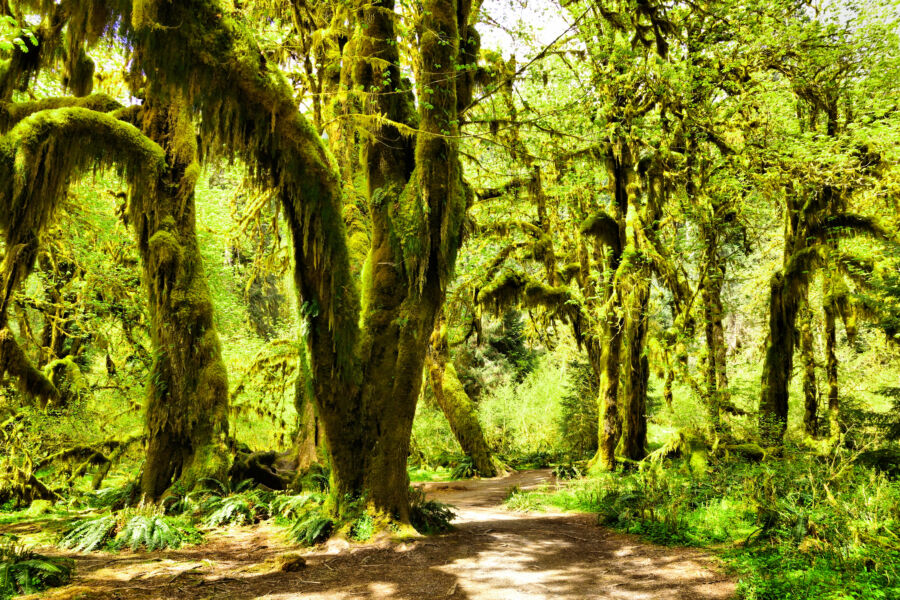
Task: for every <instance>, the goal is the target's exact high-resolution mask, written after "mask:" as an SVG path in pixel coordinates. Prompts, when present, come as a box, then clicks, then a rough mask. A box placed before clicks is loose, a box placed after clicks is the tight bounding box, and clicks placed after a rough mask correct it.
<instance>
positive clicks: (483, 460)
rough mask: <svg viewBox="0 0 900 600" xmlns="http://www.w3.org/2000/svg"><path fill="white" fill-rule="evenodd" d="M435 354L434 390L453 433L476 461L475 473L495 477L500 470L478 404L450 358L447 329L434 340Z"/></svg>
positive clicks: (437, 332) (430, 363) (440, 330)
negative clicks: (479, 417) (467, 391)
mask: <svg viewBox="0 0 900 600" xmlns="http://www.w3.org/2000/svg"><path fill="white" fill-rule="evenodd" d="M431 348H432V351H431V352H430V353H429V356H428V372H429V376H430V378H431V387H432V389H433V390H434V397H435V400H436V401H437V404H438V406H439V407H440V409H441V411H443V413H444V416H445V417H447V422H449V423H450V430H451V431H452V432H453V435H454V436H455V437H456V441H458V442H459V445H460V447H461V448H462V450H463V452H465V453H466V456H468V457H469V458H471V459H472V463H473V464H474V465H475V469H476V470H477V471H478V473H479V475H481V476H482V477H494V476H495V475H496V474H497V469H496V467H494V461H493V458H492V457H491V451H490V448H488V445H487V442H486V441H485V439H484V432H483V431H482V430H481V423H479V422H478V413H477V411H476V409H475V404H474V403H473V402H472V401H471V400H470V399H469V396H468V394H466V390H465V389H464V388H463V385H462V383H461V382H460V381H459V377H458V376H457V374H456V368H455V367H454V366H453V363H452V362H451V361H450V360H449V356H448V355H447V336H446V329H445V328H444V327H440V326H439V327H438V328H436V330H435V333H434V335H433V336H432V346H431Z"/></svg>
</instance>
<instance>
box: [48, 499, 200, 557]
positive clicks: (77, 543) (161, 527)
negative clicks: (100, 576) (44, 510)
mask: <svg viewBox="0 0 900 600" xmlns="http://www.w3.org/2000/svg"><path fill="white" fill-rule="evenodd" d="M155 510H156V509H155V507H153V508H150V509H147V508H143V507H142V508H138V509H134V510H127V511H123V512H122V513H120V514H119V516H118V517H117V516H116V515H106V516H103V517H97V518H94V519H87V520H85V521H82V522H80V523H77V524H76V525H75V526H74V527H73V528H72V529H70V530H69V532H68V533H67V534H66V535H65V536H64V537H63V538H62V540H60V542H59V546H60V547H61V548H64V549H67V550H73V551H75V552H93V551H95V550H99V549H102V548H108V549H110V550H119V549H121V548H125V547H127V548H130V549H131V550H132V551H137V550H138V549H139V548H144V549H146V550H148V551H150V552H153V551H155V550H161V549H163V548H178V547H180V546H181V545H182V544H185V543H190V544H196V543H199V542H200V541H201V539H202V536H201V534H200V533H199V532H198V531H197V530H196V529H195V528H194V527H193V526H192V525H191V524H190V523H189V522H188V521H186V520H184V519H181V518H177V517H171V516H166V515H164V514H159V513H156V512H155Z"/></svg>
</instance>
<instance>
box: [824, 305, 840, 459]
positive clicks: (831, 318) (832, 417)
mask: <svg viewBox="0 0 900 600" xmlns="http://www.w3.org/2000/svg"><path fill="white" fill-rule="evenodd" d="M836 313H837V310H836V307H835V306H834V304H833V302H830V301H828V300H826V303H825V378H826V379H827V381H828V436H829V438H830V439H831V440H833V441H837V440H838V439H839V438H840V435H841V422H840V417H841V405H840V396H839V395H838V391H839V389H838V359H837V314H836Z"/></svg>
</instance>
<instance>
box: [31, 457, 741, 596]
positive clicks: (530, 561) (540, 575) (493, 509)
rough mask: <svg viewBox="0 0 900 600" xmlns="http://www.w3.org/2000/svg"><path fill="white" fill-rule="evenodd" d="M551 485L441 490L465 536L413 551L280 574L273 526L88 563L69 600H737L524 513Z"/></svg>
mask: <svg viewBox="0 0 900 600" xmlns="http://www.w3.org/2000/svg"><path fill="white" fill-rule="evenodd" d="M550 481H551V478H550V475H549V472H548V471H531V472H526V473H516V474H513V475H512V476H509V477H506V478H499V479H490V480H478V481H465V482H453V483H449V484H440V483H429V484H425V485H424V486H423V487H424V488H425V489H426V492H427V493H428V495H429V496H431V497H435V498H438V499H440V500H441V501H443V502H449V503H452V504H454V505H456V506H457V507H458V511H457V512H458V513H459V518H458V519H457V521H456V526H457V527H456V530H455V531H453V532H451V533H448V534H445V535H441V536H435V537H430V538H424V539H421V540H415V541H411V542H407V543H392V542H389V541H387V540H383V541H381V542H379V543H377V544H370V545H354V546H349V545H348V544H346V543H343V542H333V543H331V544H330V545H329V546H326V547H325V548H324V549H318V550H316V551H313V552H309V553H305V554H304V557H305V559H306V562H307V564H306V567H305V568H302V569H301V570H299V571H296V572H283V571H279V570H277V569H276V568H275V566H274V564H275V560H276V559H277V557H278V556H280V555H283V554H285V553H288V552H296V551H297V550H296V548H294V547H291V546H289V545H286V544H285V543H284V542H282V541H281V538H280V536H279V535H278V530H277V529H275V528H271V527H269V526H266V525H263V526H260V527H256V528H253V529H247V528H244V529H233V530H229V531H226V532H224V533H223V534H222V535H216V536H211V538H210V541H209V542H208V543H206V544H204V545H202V546H196V547H192V548H188V549H184V550H178V551H171V552H162V553H153V554H140V555H112V554H108V555H106V554H103V555H96V554H95V555H90V556H79V557H77V560H78V577H77V580H76V581H75V582H74V584H73V585H70V586H68V587H66V588H61V589H59V590H56V591H55V592H52V593H50V594H46V595H44V596H42V597H43V598H57V599H62V598H66V599H71V600H74V599H80V600H98V599H101V598H103V599H110V600H114V599H123V600H124V599H132V598H133V599H136V600H151V599H152V600H157V599H159V600H163V599H174V598H184V599H197V600H199V599H217V600H218V599H222V600H229V599H234V600H250V599H257V598H259V599H263V598H265V599H269V600H288V599H301V598H302V599H305V600H306V599H308V600H326V599H327V600H350V599H362V598H397V599H409V600H413V599H415V600H419V599H431V598H452V599H456V600H461V599H472V600H519V599H521V600H538V599H554V600H556V599H559V600H576V599H577V600H581V599H605V600H606V599H608V600H651V599H652V600H657V599H658V600H727V599H728V598H731V597H732V596H733V595H734V583H733V582H731V581H729V580H728V579H727V578H725V577H724V576H722V575H721V574H719V573H717V572H716V567H715V565H714V564H713V563H712V561H711V559H709V558H708V557H705V556H704V555H703V554H701V553H699V552H696V551H693V550H689V549H683V548H671V547H661V546H654V545H651V544H647V543H644V542H641V541H639V540H638V539H637V538H634V537H632V536H627V535H622V534H618V533H615V532H611V531H609V530H607V529H603V528H600V527H598V526H597V525H596V524H595V520H594V519H593V517H591V516H589V515H578V514H544V513H525V514H523V513H512V512H509V511H506V510H505V509H504V508H503V507H502V501H503V498H504V497H505V496H506V493H507V491H508V489H509V488H510V487H512V486H514V485H516V486H518V487H519V488H520V489H528V488H529V487H534V486H539V485H541V484H542V483H548V482H550Z"/></svg>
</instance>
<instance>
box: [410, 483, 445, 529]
mask: <svg viewBox="0 0 900 600" xmlns="http://www.w3.org/2000/svg"><path fill="white" fill-rule="evenodd" d="M409 496H410V506H409V520H410V523H411V524H412V526H413V527H414V528H415V529H416V531H418V532H419V533H426V534H427V533H442V532H445V531H450V530H451V529H453V525H451V521H453V519H454V518H456V513H454V512H453V507H452V506H450V505H449V504H444V503H443V502H438V501H437V500H428V499H426V498H425V492H423V491H422V490H421V489H419V488H410V490H409Z"/></svg>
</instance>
